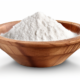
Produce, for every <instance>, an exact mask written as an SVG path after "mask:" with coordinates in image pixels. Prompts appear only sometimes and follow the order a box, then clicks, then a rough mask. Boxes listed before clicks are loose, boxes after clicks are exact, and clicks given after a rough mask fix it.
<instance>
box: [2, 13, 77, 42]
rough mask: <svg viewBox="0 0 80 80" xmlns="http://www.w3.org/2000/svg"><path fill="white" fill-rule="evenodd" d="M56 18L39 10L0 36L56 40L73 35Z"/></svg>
mask: <svg viewBox="0 0 80 80" xmlns="http://www.w3.org/2000/svg"><path fill="white" fill-rule="evenodd" d="M75 35H76V34H75V33H73V32H71V31H70V30H67V29H66V28H65V27H63V26H62V25H61V24H60V23H58V22H57V21H56V20H54V19H52V18H51V17H49V16H46V15H44V14H42V13H40V12H37V13H35V14H33V15H32V16H28V17H27V18H25V19H23V20H22V21H21V22H19V23H18V24H16V25H14V26H13V28H12V29H10V30H9V31H8V32H6V33H4V34H1V36H3V37H6V38H10V39H15V40H21V41H57V40H63V39H69V38H72V37H75Z"/></svg>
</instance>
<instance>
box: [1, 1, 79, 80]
mask: <svg viewBox="0 0 80 80" xmlns="http://www.w3.org/2000/svg"><path fill="white" fill-rule="evenodd" d="M38 11H39V12H43V13H44V14H46V15H48V16H50V17H52V18H54V19H57V20H66V21H72V22H76V23H80V0H0V24H2V23H5V22H9V21H15V20H21V19H23V18H25V17H27V16H29V15H32V14H34V13H35V12H38ZM0 80H80V49H79V50H78V51H76V52H75V53H74V54H72V55H71V56H70V57H69V58H68V59H67V60H66V61H65V62H64V63H62V64H60V65H58V66H55V67H49V68H33V67H25V66H21V65H19V64H18V63H16V62H15V61H14V60H13V59H12V58H11V57H9V56H8V55H7V54H6V53H5V52H4V51H2V50H0Z"/></svg>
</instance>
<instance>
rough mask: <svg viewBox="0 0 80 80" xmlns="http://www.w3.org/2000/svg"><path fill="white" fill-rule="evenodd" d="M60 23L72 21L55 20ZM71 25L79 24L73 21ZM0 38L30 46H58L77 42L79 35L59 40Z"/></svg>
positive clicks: (79, 38)
mask: <svg viewBox="0 0 80 80" xmlns="http://www.w3.org/2000/svg"><path fill="white" fill-rule="evenodd" d="M20 21H21V20H18V21H12V22H7V23H3V24H0V26H2V25H6V24H11V23H16V24H17V23H18V22H20ZM57 21H58V22H60V23H62V22H63V23H67V24H70V25H72V24H73V23H74V22H70V21H63V20H57ZM73 25H75V26H77V25H78V26H80V24H78V23H74V24H73ZM0 40H1V41H5V42H6V41H7V42H10V43H17V44H23V45H27V46H31V47H54V46H56V47H58V46H66V45H71V44H77V43H79V42H80V36H76V37H73V38H70V39H64V40H59V41H20V40H14V39H9V38H6V37H2V36H0ZM0 43H1V42H0Z"/></svg>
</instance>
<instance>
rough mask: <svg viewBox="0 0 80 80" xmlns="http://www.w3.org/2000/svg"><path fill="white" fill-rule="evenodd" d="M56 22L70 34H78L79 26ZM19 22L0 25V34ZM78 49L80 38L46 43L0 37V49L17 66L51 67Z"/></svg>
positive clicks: (71, 23)
mask: <svg viewBox="0 0 80 80" xmlns="http://www.w3.org/2000/svg"><path fill="white" fill-rule="evenodd" d="M57 21H58V22H59V23H61V24H62V25H63V26H64V27H65V28H67V29H69V30H71V31H72V32H75V33H77V34H79V33H80V24H78V23H74V22H69V21H62V20H57ZM19 22H20V21H13V22H8V23H4V24H1V25H0V33H5V32H7V31H9V30H10V29H11V28H12V27H13V25H15V24H17V23H19ZM66 34H67V33H66ZM26 36H27V35H26ZM79 47H80V36H76V37H74V38H70V39H65V40H59V41H47V42H34V41H20V40H14V39H9V38H5V37H2V36H0V48H1V49H2V50H3V51H5V52H6V53H7V54H8V55H9V56H11V57H12V58H13V59H14V60H15V61H16V62H18V63H19V64H21V65H24V66H30V67H51V66H55V65H58V64H61V63H63V62H64V61H65V60H66V59H67V58H68V57H69V56H70V55H71V54H73V53H74V52H75V51H76V50H77V49H79Z"/></svg>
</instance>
